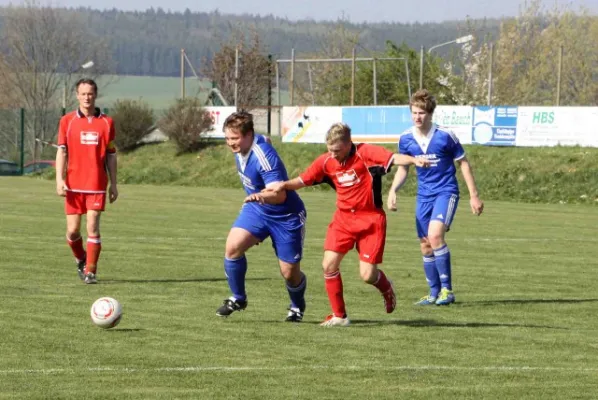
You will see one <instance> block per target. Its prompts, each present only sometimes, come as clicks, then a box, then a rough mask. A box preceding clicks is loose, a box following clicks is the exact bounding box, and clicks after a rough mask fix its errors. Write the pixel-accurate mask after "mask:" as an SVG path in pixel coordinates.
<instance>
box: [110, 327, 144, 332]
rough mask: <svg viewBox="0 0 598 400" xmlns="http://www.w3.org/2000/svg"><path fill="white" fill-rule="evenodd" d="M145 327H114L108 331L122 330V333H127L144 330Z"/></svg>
mask: <svg viewBox="0 0 598 400" xmlns="http://www.w3.org/2000/svg"><path fill="white" fill-rule="evenodd" d="M144 330H145V329H142V328H113V329H109V330H108V332H115V333H117V332H121V333H125V332H141V331H144Z"/></svg>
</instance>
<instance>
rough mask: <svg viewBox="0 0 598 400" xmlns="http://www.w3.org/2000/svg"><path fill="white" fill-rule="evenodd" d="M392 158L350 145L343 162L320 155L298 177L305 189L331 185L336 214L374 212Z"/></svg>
mask: <svg viewBox="0 0 598 400" xmlns="http://www.w3.org/2000/svg"><path fill="white" fill-rule="evenodd" d="M392 158H393V153H392V152H391V151H389V150H387V149H385V148H384V147H380V146H375V145H371V144H365V143H362V144H358V145H355V144H352V146H351V151H350V153H349V156H348V157H347V159H346V160H345V161H344V162H342V163H341V162H338V161H337V160H336V159H335V158H334V157H332V156H331V155H330V154H329V153H326V154H322V155H321V156H320V157H318V158H317V159H316V160H315V161H314V162H313V163H312V164H311V165H310V166H309V167H308V168H307V169H306V170H305V171H304V172H303V173H302V174H301V175H299V177H300V178H301V180H302V181H303V183H304V184H305V185H307V186H312V185H317V184H319V183H328V184H330V185H331V186H332V187H333V188H334V189H335V190H336V197H337V200H336V206H337V207H338V209H339V210H345V211H349V210H353V211H357V210H363V211H368V210H377V209H381V208H382V176H383V175H384V174H386V173H387V172H388V171H389V170H390V168H391V167H392V162H393V159H392Z"/></svg>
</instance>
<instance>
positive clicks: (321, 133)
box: [282, 107, 343, 143]
mask: <svg viewBox="0 0 598 400" xmlns="http://www.w3.org/2000/svg"><path fill="white" fill-rule="evenodd" d="M342 117H343V113H342V107H283V109H282V141H283V142H293V143H325V142H326V132H328V129H329V128H330V126H331V125H332V124H335V123H337V122H341V121H342Z"/></svg>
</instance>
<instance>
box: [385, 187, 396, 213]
mask: <svg viewBox="0 0 598 400" xmlns="http://www.w3.org/2000/svg"><path fill="white" fill-rule="evenodd" d="M386 204H387V207H388V209H389V210H390V211H397V193H396V192H395V191H394V190H391V191H390V192H388V201H387V202H386Z"/></svg>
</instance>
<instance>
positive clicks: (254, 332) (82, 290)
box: [0, 177, 598, 400]
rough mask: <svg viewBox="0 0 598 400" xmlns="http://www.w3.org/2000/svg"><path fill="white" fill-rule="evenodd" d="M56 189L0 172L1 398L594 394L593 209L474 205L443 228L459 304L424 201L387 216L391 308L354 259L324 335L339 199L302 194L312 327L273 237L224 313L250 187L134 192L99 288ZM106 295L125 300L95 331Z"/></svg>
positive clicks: (124, 189) (106, 233)
mask: <svg viewBox="0 0 598 400" xmlns="http://www.w3.org/2000/svg"><path fill="white" fill-rule="evenodd" d="M53 193H54V184H53V182H51V181H45V180H40V179H32V178H8V177H1V178H0V195H1V200H0V298H1V300H2V307H1V308H0V355H1V356H0V399H260V400H263V399H310V400H311V399H432V398H447V399H449V398H455V399H514V398H517V399H595V398H596V396H597V393H598V338H597V336H596V331H597V330H598V318H597V317H596V309H597V306H598V294H596V292H595V290H596V289H595V287H596V281H597V280H598V270H597V269H596V261H595V260H596V259H598V246H597V245H598V238H597V237H596V222H597V221H598V209H597V208H596V207H593V206H587V205H586V206H584V205H538V204H516V203H507V202H488V203H487V205H486V213H485V214H484V215H483V216H481V217H479V218H478V217H474V216H472V215H471V214H469V213H468V204H467V201H466V200H464V201H463V202H462V204H461V207H460V209H459V212H458V215H457V218H456V221H455V225H454V228H453V230H452V231H451V233H450V234H449V235H448V241H449V245H450V246H451V250H452V254H453V264H454V268H453V275H454V285H455V292H456V295H457V303H456V304H454V305H452V306H450V307H445V308H439V307H432V308H416V307H414V306H412V305H411V304H412V302H414V301H416V300H417V299H418V298H419V297H420V296H422V295H424V294H425V292H426V283H425V280H424V277H423V272H422V268H421V258H420V255H419V246H418V243H417V240H416V238H415V235H414V229H413V208H414V206H413V199H412V198H402V199H401V201H400V212H399V213H398V214H394V213H393V214H389V228H388V241H387V248H386V257H385V264H384V270H385V271H386V273H387V275H389V276H390V277H391V278H392V279H393V280H394V282H395V286H396V289H397V292H398V295H399V302H398V309H397V311H395V313H393V314H390V315H387V314H385V313H384V308H383V302H382V298H381V296H380V295H379V294H378V293H377V291H376V290H375V289H373V288H372V287H370V286H368V285H365V284H363V283H361V282H360V280H359V275H358V269H357V257H356V254H354V252H353V254H350V255H349V256H348V257H347V258H346V259H345V262H344V264H343V267H342V268H343V269H342V271H343V277H344V283H345V296H346V302H347V307H348V312H349V317H350V318H351V320H352V322H353V325H352V326H351V327H349V328H344V329H343V328H339V329H326V328H321V327H319V326H318V323H319V322H320V321H321V320H322V319H323V317H324V316H325V315H326V314H327V313H328V312H329V306H328V301H327V297H326V294H325V291H324V285H323V279H322V274H321V271H320V260H321V256H322V249H321V248H322V243H323V237H324V233H325V229H326V226H327V223H328V221H329V218H330V215H331V213H332V211H333V209H334V195H333V194H332V193H329V192H307V193H304V195H303V198H304V200H305V201H306V204H307V207H308V231H307V239H306V250H305V258H304V261H303V269H304V270H305V272H306V274H307V275H308V278H309V286H308V291H307V300H308V309H307V313H306V319H305V320H304V322H303V323H302V324H298V325H295V324H288V323H284V322H282V320H283V319H284V317H285V315H286V307H287V306H288V298H287V294H286V291H285V289H284V283H283V280H282V278H281V277H280V275H279V273H278V269H277V265H276V261H275V258H274V256H273V253H272V250H271V247H270V244H269V242H267V243H264V244H263V245H261V246H259V247H257V248H255V249H252V250H250V252H249V254H248V259H249V271H248V276H247V279H248V282H247V287H248V293H249V307H248V309H247V310H246V311H245V312H243V313H237V314H235V315H233V316H231V317H230V318H228V319H226V320H222V319H219V318H218V317H216V316H215V310H216V308H217V307H218V306H219V305H220V303H221V301H222V300H223V299H224V298H225V297H227V296H228V294H229V293H228V287H227V284H226V280H225V277H224V273H223V268H222V256H223V251H224V238H225V237H226V235H227V233H228V230H229V227H230V224H231V223H232V221H233V219H234V218H235V216H236V214H237V212H238V209H239V206H240V203H241V199H242V192H241V190H235V189H221V190H217V189H207V188H193V187H176V186H172V187H161V186H141V185H140V186H136V185H122V186H121V187H120V195H121V197H120V199H119V200H118V202H117V203H115V204H114V205H112V206H108V212H107V213H106V214H105V215H104V216H103V221H102V222H103V225H102V241H103V248H104V250H103V252H102V257H101V260H100V266H99V270H98V272H99V275H98V277H99V279H100V282H99V284H98V285H95V286H86V285H84V284H82V283H81V281H79V279H78V277H77V274H76V271H75V265H74V263H73V260H72V257H71V256H70V251H69V249H68V247H67V245H66V244H65V240H64V215H63V211H62V210H63V204H62V201H61V199H60V198H58V197H56V196H55V195H54V194H53ZM100 296H112V297H115V298H117V299H118V300H119V301H121V303H122V304H123V307H124V316H123V320H122V322H121V324H120V325H119V326H118V327H117V328H115V329H112V330H101V329H99V328H97V327H95V326H93V325H92V323H91V321H90V319H89V309H90V306H91V304H92V302H93V301H94V300H95V299H96V298H98V297H100Z"/></svg>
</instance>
